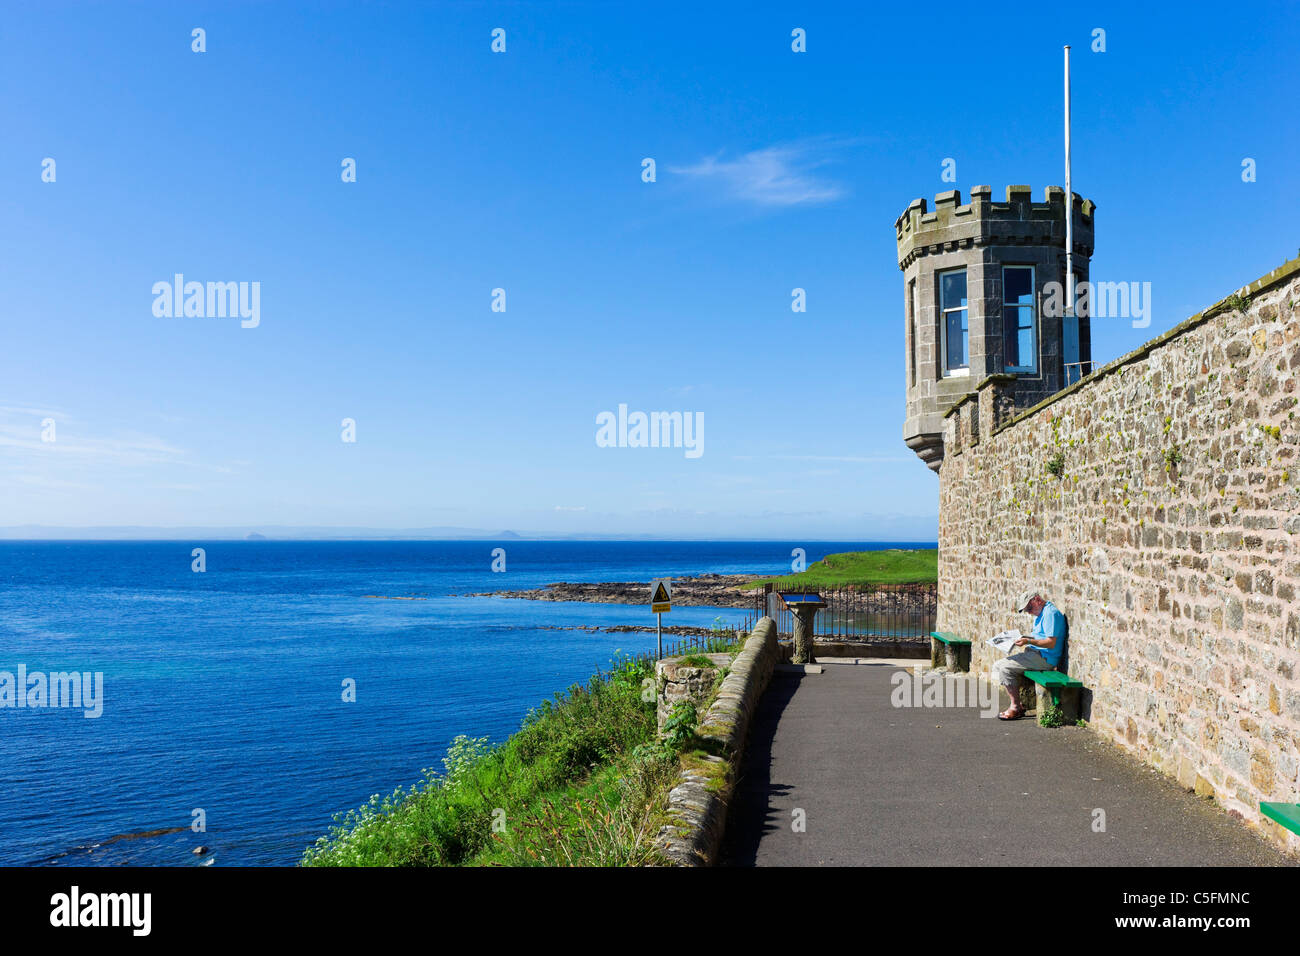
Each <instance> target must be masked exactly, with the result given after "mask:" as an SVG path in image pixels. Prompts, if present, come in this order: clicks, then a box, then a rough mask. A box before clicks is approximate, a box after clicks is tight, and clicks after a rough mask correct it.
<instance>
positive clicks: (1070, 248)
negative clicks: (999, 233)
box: [1065, 43, 1074, 316]
mask: <svg viewBox="0 0 1300 956" xmlns="http://www.w3.org/2000/svg"><path fill="white" fill-rule="evenodd" d="M1065 305H1066V309H1067V311H1066V315H1070V316H1072V315H1074V190H1073V187H1072V186H1071V185H1070V45H1069V44H1068V43H1067V44H1066V45H1065Z"/></svg>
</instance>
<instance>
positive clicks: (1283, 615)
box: [937, 259, 1300, 852]
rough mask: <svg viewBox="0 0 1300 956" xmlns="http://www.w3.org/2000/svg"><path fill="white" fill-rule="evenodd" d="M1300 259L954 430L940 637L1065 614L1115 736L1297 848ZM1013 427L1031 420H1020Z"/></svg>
mask: <svg viewBox="0 0 1300 956" xmlns="http://www.w3.org/2000/svg"><path fill="white" fill-rule="evenodd" d="M1298 377H1300V259H1297V260H1293V261H1291V262H1289V263H1287V264H1286V265H1285V266H1283V267H1281V268H1279V269H1277V270H1275V271H1274V272H1272V273H1270V274H1269V275H1267V276H1265V277H1264V278H1262V279H1260V280H1258V281H1257V282H1255V283H1252V284H1251V285H1250V286H1248V287H1246V288H1244V289H1242V290H1239V292H1238V293H1237V294H1236V295H1234V296H1232V297H1229V299H1226V300H1224V301H1223V302H1220V303H1218V304H1216V305H1215V306H1213V307H1211V308H1210V309H1207V310H1206V311H1205V312H1202V313H1200V314H1198V315H1196V316H1193V317H1192V318H1190V319H1188V320H1187V321H1186V322H1184V323H1182V324H1181V325H1179V326H1178V327H1176V328H1174V329H1172V330H1171V331H1170V332H1168V333H1167V334H1165V335H1163V336H1161V337H1159V338H1157V339H1155V340H1153V341H1152V342H1149V343H1147V345H1145V346H1143V347H1142V348H1140V349H1138V350H1136V351H1135V352H1133V353H1130V354H1129V355H1126V356H1124V357H1123V358H1121V359H1119V360H1117V361H1115V362H1113V363H1111V364H1110V365H1107V366H1106V367H1104V368H1102V369H1099V370H1097V371H1096V372H1094V373H1093V374H1092V375H1089V376H1088V377H1087V378H1085V379H1084V380H1083V381H1082V382H1080V383H1078V384H1076V385H1074V386H1072V387H1071V388H1068V389H1066V390H1064V391H1062V392H1060V393H1058V394H1057V395H1055V396H1053V397H1052V398H1050V399H1048V400H1046V401H1044V402H1042V403H1040V404H1039V405H1037V406H1035V407H1034V408H1031V409H1029V410H1028V411H1026V412H1024V413H1022V414H1019V415H1015V412H1014V407H1013V405H1012V403H1011V402H1010V401H1008V400H1007V399H1008V392H1009V391H1010V390H1013V389H1014V388H1015V383H1014V381H1008V380H1005V379H998V378H991V379H989V380H986V381H984V382H981V383H980V384H979V386H978V387H977V388H976V389H975V391H974V392H973V393H972V395H971V396H970V398H969V399H968V400H966V401H963V402H962V403H961V404H959V405H957V406H955V407H954V408H953V409H952V410H950V412H949V413H948V416H947V418H946V421H945V425H946V431H945V445H946V449H945V457H944V461H943V466H942V468H941V470H940V508H939V595H940V600H939V610H938V625H937V626H938V629H939V630H943V631H952V632H955V633H957V634H959V635H961V636H963V637H968V638H970V639H972V640H973V641H974V647H973V655H972V669H973V670H976V671H987V670H988V668H989V667H990V665H991V664H992V662H993V659H994V657H995V656H996V654H997V652H995V651H993V650H992V648H990V647H988V645H986V644H984V643H983V640H982V639H983V638H985V637H988V636H990V635H991V634H993V633H995V632H996V631H999V630H1002V629H1004V628H1006V627H1011V626H1014V627H1019V628H1020V629H1021V630H1022V631H1025V632H1027V631H1028V630H1029V627H1030V626H1031V624H1032V622H1031V621H1030V619H1029V618H1028V616H1027V615H1017V614H1016V613H1014V611H1013V609H1012V605H1013V603H1014V600H1015V596H1016V594H1017V592H1019V591H1020V590H1021V589H1023V588H1027V587H1035V588H1040V589H1041V590H1042V593H1043V594H1044V596H1045V597H1047V598H1049V599H1050V600H1052V601H1054V602H1055V603H1056V604H1057V605H1058V606H1059V607H1060V608H1061V610H1062V611H1063V612H1064V613H1065V614H1066V616H1067V618H1068V620H1069V629H1070V630H1069V635H1070V636H1069V650H1068V669H1069V672H1070V674H1071V675H1073V676H1075V677H1077V678H1079V679H1080V680H1082V681H1083V682H1084V684H1085V686H1086V688H1087V691H1086V692H1085V696H1084V711H1085V716H1086V717H1087V718H1088V720H1089V724H1090V726H1091V727H1092V728H1093V729H1094V730H1095V731H1096V732H1098V733H1100V734H1102V735H1103V736H1104V737H1106V738H1108V739H1110V740H1112V741H1114V742H1115V743H1116V744H1118V745H1119V746H1121V747H1123V748H1125V749H1126V750H1128V751H1130V752H1131V753H1133V754H1134V755H1136V756H1137V757H1139V758H1140V759H1141V760H1143V761H1145V762H1147V763H1148V764H1150V765H1152V766H1154V767H1157V768H1159V769H1160V770H1162V771H1164V772H1165V773H1167V774H1169V775H1171V776H1173V777H1175V778H1176V779H1177V780H1178V781H1179V782H1180V783H1181V784H1182V785H1183V786H1185V787H1187V788H1188V789H1194V790H1195V791H1196V792H1197V793H1200V794H1202V795H1204V796H1207V797H1213V798H1214V799H1215V800H1216V801H1218V802H1219V803H1220V804H1221V805H1222V806H1224V807H1225V808H1226V809H1228V810H1229V811H1230V812H1232V813H1234V814H1236V815H1240V816H1241V817H1242V818H1243V819H1244V820H1245V821H1247V822H1248V823H1250V824H1251V825H1253V826H1258V827H1260V828H1261V829H1263V830H1264V832H1265V833H1266V834H1267V835H1268V836H1269V837H1270V838H1271V839H1273V840H1275V841H1276V842H1278V843H1280V844H1282V845H1283V846H1285V847H1287V848H1288V849H1290V850H1292V851H1293V852H1294V851H1296V850H1300V839H1297V838H1296V837H1294V836H1292V835H1291V834H1289V833H1287V832H1286V831H1285V830H1283V829H1282V828H1281V827H1279V826H1277V825H1276V824H1274V823H1272V822H1271V821H1269V820H1267V819H1265V818H1263V817H1262V816H1261V815H1260V813H1259V802H1260V801H1283V802H1290V803H1294V802H1300V601H1297V590H1300V461H1297V452H1298V451H1300V409H1297V408H1296V404H1297V399H1298V398H1300V395H1298V394H1297V378H1298ZM1012 415H1015V417H1010V416H1012Z"/></svg>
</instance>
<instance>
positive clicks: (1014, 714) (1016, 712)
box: [998, 707, 1025, 720]
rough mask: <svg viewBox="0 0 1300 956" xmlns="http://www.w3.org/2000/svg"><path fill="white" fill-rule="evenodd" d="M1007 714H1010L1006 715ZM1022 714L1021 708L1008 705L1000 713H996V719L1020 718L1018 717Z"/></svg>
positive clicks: (1023, 714) (1023, 713)
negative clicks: (1017, 708)
mask: <svg viewBox="0 0 1300 956" xmlns="http://www.w3.org/2000/svg"><path fill="white" fill-rule="evenodd" d="M1008 714H1010V715H1011V716H1010V717H1008V716H1007V715H1008ZM1024 716H1025V712H1024V711H1023V710H1016V709H1015V708H1014V707H1008V708H1007V709H1006V710H1004V711H1003V712H1002V713H1000V714H998V720H1020V718H1022V717H1024Z"/></svg>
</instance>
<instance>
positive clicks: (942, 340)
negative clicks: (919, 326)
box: [934, 266, 970, 378]
mask: <svg viewBox="0 0 1300 956" xmlns="http://www.w3.org/2000/svg"><path fill="white" fill-rule="evenodd" d="M957 272H960V273H961V274H962V275H963V277H964V278H965V279H966V304H965V305H964V306H957V307H953V308H951V309H949V308H945V307H944V303H943V277H944V276H948V275H953V274H954V273H957ZM934 280H935V282H936V283H937V285H938V288H937V289H936V290H935V292H936V295H935V300H936V301H937V302H938V305H939V307H938V309H937V310H936V312H937V314H938V316H939V367H940V370H941V371H942V373H943V377H944V378H952V377H954V376H958V375H969V374H970V275H969V274H968V273H967V271H966V267H965V266H959V267H957V268H955V269H943V270H941V271H938V272H935V274H934ZM949 312H965V313H966V330H965V335H966V343H965V344H966V347H965V349H963V351H964V352H965V353H966V364H965V365H960V366H958V367H956V368H949V367H948V313H949Z"/></svg>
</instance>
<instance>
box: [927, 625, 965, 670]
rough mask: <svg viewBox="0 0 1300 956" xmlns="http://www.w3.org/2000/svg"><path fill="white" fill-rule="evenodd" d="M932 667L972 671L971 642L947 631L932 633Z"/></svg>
mask: <svg viewBox="0 0 1300 956" xmlns="http://www.w3.org/2000/svg"><path fill="white" fill-rule="evenodd" d="M930 666H931V667H946V668H948V670H950V671H969V670H970V641H968V640H966V638H964V637H958V636H957V635H956V634H950V633H948V632H947V631H931V632H930Z"/></svg>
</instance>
